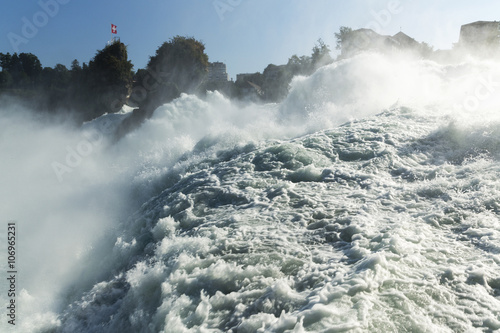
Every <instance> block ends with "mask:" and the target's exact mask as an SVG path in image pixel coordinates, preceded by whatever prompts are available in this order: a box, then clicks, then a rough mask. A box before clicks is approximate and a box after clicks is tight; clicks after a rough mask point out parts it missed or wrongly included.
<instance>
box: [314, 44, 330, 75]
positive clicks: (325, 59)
mask: <svg viewBox="0 0 500 333" xmlns="http://www.w3.org/2000/svg"><path fill="white" fill-rule="evenodd" d="M312 51H313V53H312V55H311V62H312V66H313V70H315V69H318V68H319V67H321V66H324V65H328V64H331V63H332V62H333V59H332V57H331V56H330V47H329V46H328V45H326V44H325V43H324V42H323V40H322V39H321V38H320V39H318V42H317V44H316V45H314V47H313V49H312Z"/></svg>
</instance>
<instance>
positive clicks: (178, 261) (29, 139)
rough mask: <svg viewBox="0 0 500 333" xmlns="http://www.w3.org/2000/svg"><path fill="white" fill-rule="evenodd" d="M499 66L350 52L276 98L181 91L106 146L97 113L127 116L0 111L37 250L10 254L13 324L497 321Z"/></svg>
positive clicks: (456, 326) (181, 328) (1, 145)
mask: <svg viewBox="0 0 500 333" xmlns="http://www.w3.org/2000/svg"><path fill="white" fill-rule="evenodd" d="M499 73H500V72H499V71H498V66H497V65H496V64H495V63H491V62H480V61H477V62H469V63H463V64H459V65H439V64H436V63H433V62H429V61H416V60H414V59H392V58H391V59H389V58H385V57H383V56H380V55H374V54H365V55H361V56H358V57H356V58H354V59H350V60H344V61H342V62H338V63H335V64H332V65H330V66H327V67H324V68H321V69H320V70H318V71H317V72H316V73H315V74H314V75H312V76H311V77H309V78H305V77H298V78H296V79H294V81H293V83H292V89H291V92H290V95H289V96H288V98H287V99H286V100H285V101H284V102H283V103H281V104H270V105H253V104H245V105H238V104H236V103H234V102H231V101H229V100H227V99H225V98H224V97H223V96H222V95H220V94H219V93H217V92H215V93H210V94H208V96H207V98H206V99H203V100H202V99H199V98H197V97H195V96H191V95H182V96H181V97H180V98H179V99H177V100H175V101H173V102H172V103H169V104H166V105H164V106H162V107H160V108H159V109H157V110H156V111H155V113H154V115H153V117H152V118H151V119H150V120H148V121H146V122H145V123H144V124H143V125H142V126H141V127H140V128H139V129H137V130H135V131H134V132H131V133H129V134H128V135H126V136H125V137H123V138H122V139H121V140H120V141H118V142H112V141H111V140H108V139H107V135H106V133H105V132H106V131H105V130H103V124H104V128H105V129H111V130H110V131H111V132H112V129H113V128H115V127H114V126H115V125H116V123H117V122H119V121H121V119H122V118H123V117H124V116H126V114H125V115H118V116H113V115H107V116H105V117H103V118H101V119H98V120H96V121H94V122H91V123H89V124H87V125H86V126H85V127H84V129H82V130H76V129H71V128H70V129H69V128H68V126H59V125H47V124H45V125H43V126H41V125H37V123H38V122H36V121H30V120H29V119H27V117H26V116H24V115H10V116H9V117H4V118H2V119H3V120H2V121H3V122H2V123H1V128H2V129H4V128H5V129H6V130H8V131H7V132H3V133H6V135H4V136H3V137H2V139H0V151H1V152H2V154H3V155H4V156H9V154H11V156H16V160H15V162H11V163H8V164H7V166H6V167H7V169H6V170H7V171H8V173H9V174H14V175H22V176H23V177H17V178H16V179H15V180H13V179H12V177H10V176H9V177H7V176H6V175H5V174H4V175H2V178H1V180H2V181H3V182H4V183H5V184H6V185H7V186H6V188H10V189H13V188H21V189H24V188H26V189H30V190H29V191H28V190H26V191H24V192H22V194H19V195H13V196H12V195H11V196H10V197H9V195H8V194H7V193H6V192H2V202H3V203H6V202H13V203H14V205H11V206H7V205H5V204H4V206H2V207H1V208H2V209H5V210H3V211H5V212H6V214H7V215H8V216H12V219H18V220H19V221H20V222H19V224H20V225H21V230H25V232H26V233H27V234H26V235H25V236H23V237H24V238H21V240H22V239H24V242H23V243H22V246H23V247H24V251H25V253H28V251H29V253H40V255H39V256H34V255H33V257H32V258H30V257H29V256H26V255H25V256H21V257H20V263H21V265H22V266H21V267H20V271H22V272H25V273H24V274H23V275H24V276H25V277H24V278H23V280H21V281H20V286H22V294H21V296H20V299H19V301H20V302H21V304H24V307H23V309H29V310H23V311H26V312H23V313H24V316H23V317H22V318H23V319H20V325H21V327H22V329H24V330H26V331H41V332H49V331H55V332H336V331H353V332H358V331H359V332H362V331H363V332H366V331H370V332H387V331H432V332H460V331H493V330H497V329H500V301H499V298H498V297H499V295H500V270H499V269H498V267H499V266H498V264H499V259H500V257H499V254H500V248H499V247H498V241H499V238H500V227H499V223H498V214H499V209H500V204H499V202H500V201H499V200H500V198H499V196H498V194H497V192H498V187H499V186H500V183H499V182H498V172H499V171H500V170H499V168H498V166H497V164H498V163H497V159H498V157H499V152H500V150H499V148H498V147H499V145H498V142H499V140H500V134H499V133H500V132H499V131H498V128H499V124H500V118H499V117H498V115H497V114H496V111H497V110H498V107H497V106H499V105H500V103H498V102H499V101H498V97H497V95H498V94H495V93H494V91H495V89H496V81H495V80H496V78H497V77H499V76H498V74H499ZM491 90H493V91H491ZM5 112H6V111H5V110H4V113H5ZM83 133H91V134H92V135H88V136H83ZM96 133H97V134H96ZM7 137H8V138H9V140H6V139H5V138H7ZM82 140H87V141H88V142H89V143H90V144H91V145H92V146H91V147H92V150H91V152H90V153H89V154H88V155H87V156H81V157H82V158H81V162H80V163H79V164H78V165H77V166H75V167H72V168H71V172H68V173H65V174H63V181H62V182H60V181H59V179H58V177H57V176H56V175H55V173H54V170H53V168H52V167H51V166H52V165H53V162H54V161H59V162H60V163H61V164H63V163H64V162H65V158H66V157H67V154H68V149H67V147H69V148H70V149H72V150H73V151H75V152H76V153H78V147H83V145H82V143H81V142H82ZM34 147H38V148H39V147H43V148H44V150H43V153H39V154H33V152H34V151H36V149H34ZM19 152H25V154H19ZM14 153H16V154H14ZM20 155H21V157H19V156H20ZM19 165H22V166H24V169H22V170H19ZM31 166H36V167H37V168H34V167H31ZM40 166H42V167H40ZM28 174H29V176H28ZM47 194H50V197H48V195H47ZM21 202H23V203H24V202H30V203H32V204H31V205H30V206H28V209H26V205H20V204H19V203H21ZM33 203H34V204H33ZM21 208H23V209H21ZM23 225H24V226H23ZM41 231H44V232H45V234H44V233H41V234H40V235H37V234H36V233H40V232H41ZM51 234H52V235H56V236H57V242H56V243H57V246H55V245H53V244H51V243H54V238H53V237H52V238H51V237H50V235H51ZM96 235H99V236H96ZM63 254H64V255H63ZM47 258H57V261H54V260H52V261H51V260H49V259H47ZM26 273H30V274H32V275H29V274H26ZM40 277H43V278H40ZM44 300H46V301H44ZM28 314H29V315H30V316H29V317H28V316H27V315H28ZM28 318H29V319H28Z"/></svg>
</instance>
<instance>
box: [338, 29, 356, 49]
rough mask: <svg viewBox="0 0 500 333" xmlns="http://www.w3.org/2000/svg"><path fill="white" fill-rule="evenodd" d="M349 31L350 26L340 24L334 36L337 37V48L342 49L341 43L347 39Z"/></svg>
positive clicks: (350, 30)
mask: <svg viewBox="0 0 500 333" xmlns="http://www.w3.org/2000/svg"><path fill="white" fill-rule="evenodd" d="M351 32H352V29H351V28H349V27H344V26H342V27H340V30H339V32H336V33H335V38H337V46H336V48H337V50H342V45H343V44H344V43H345V42H346V41H347V40H348V39H349V35H350V33H351Z"/></svg>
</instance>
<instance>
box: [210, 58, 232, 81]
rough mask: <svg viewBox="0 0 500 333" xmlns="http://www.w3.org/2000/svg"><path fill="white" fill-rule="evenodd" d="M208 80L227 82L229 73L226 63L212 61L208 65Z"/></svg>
mask: <svg viewBox="0 0 500 333" xmlns="http://www.w3.org/2000/svg"><path fill="white" fill-rule="evenodd" d="M208 81H210V82H227V81H229V74H227V69H226V64H225V63H223V62H211V63H209V65H208Z"/></svg>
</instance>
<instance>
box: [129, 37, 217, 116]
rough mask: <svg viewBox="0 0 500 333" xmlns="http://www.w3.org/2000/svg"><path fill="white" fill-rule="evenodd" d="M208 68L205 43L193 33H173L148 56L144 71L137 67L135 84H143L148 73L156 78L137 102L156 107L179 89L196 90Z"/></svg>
mask: <svg viewBox="0 0 500 333" xmlns="http://www.w3.org/2000/svg"><path fill="white" fill-rule="evenodd" d="M207 71H208V56H207V55H206V54H205V45H204V44H203V43H201V42H199V41H197V40H196V39H194V38H192V37H182V36H176V37H173V38H172V39H170V41H168V42H165V43H163V45H161V46H160V47H159V48H158V49H157V50H156V54H155V55H154V56H152V57H151V58H150V60H149V63H148V65H147V73H146V72H139V71H138V73H137V75H136V76H137V78H136V82H137V85H138V86H141V85H143V82H144V81H143V80H144V79H145V78H146V77H147V76H148V75H149V76H150V77H151V79H152V80H154V81H155V85H153V87H152V88H151V89H148V90H149V91H148V96H147V98H146V99H145V100H144V101H142V102H141V103H140V106H141V108H146V109H148V110H151V109H155V108H156V107H158V106H159V105H162V104H164V103H166V102H169V101H171V100H172V99H173V98H175V97H177V96H178V95H179V94H180V93H181V92H187V93H192V92H198V91H199V88H200V87H201V84H202V82H203V80H204V78H205V77H206V75H207ZM151 73H152V74H151ZM148 86H150V85H148Z"/></svg>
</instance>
